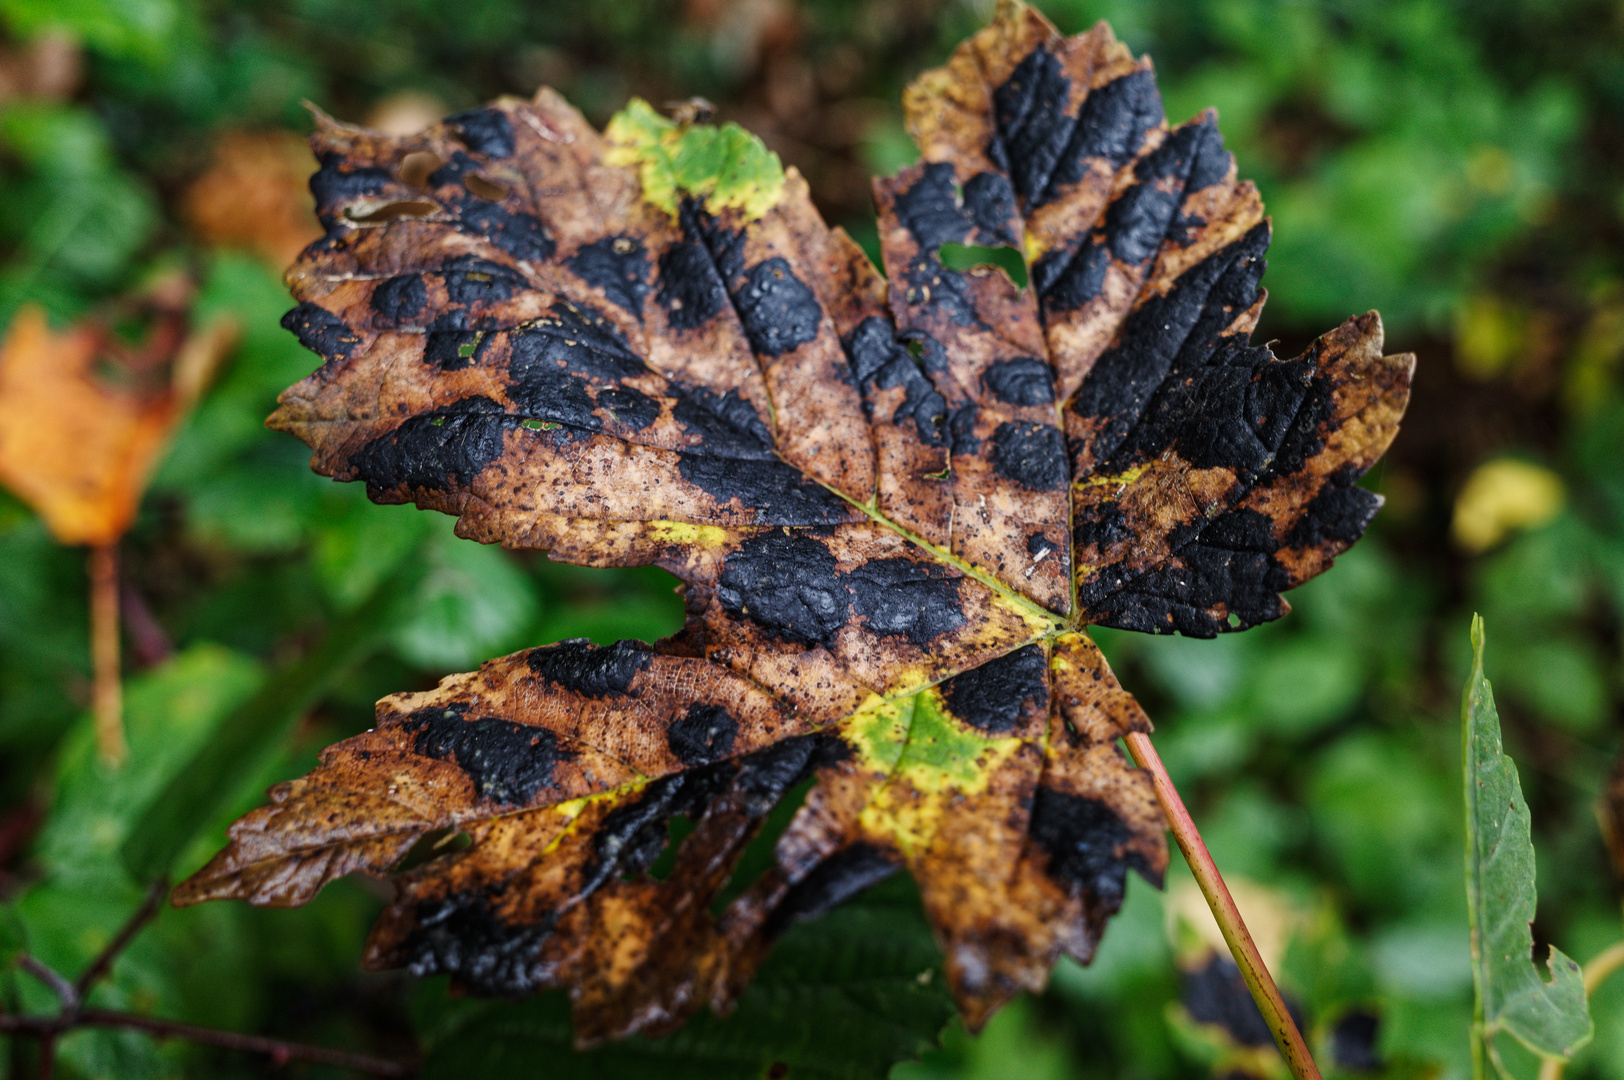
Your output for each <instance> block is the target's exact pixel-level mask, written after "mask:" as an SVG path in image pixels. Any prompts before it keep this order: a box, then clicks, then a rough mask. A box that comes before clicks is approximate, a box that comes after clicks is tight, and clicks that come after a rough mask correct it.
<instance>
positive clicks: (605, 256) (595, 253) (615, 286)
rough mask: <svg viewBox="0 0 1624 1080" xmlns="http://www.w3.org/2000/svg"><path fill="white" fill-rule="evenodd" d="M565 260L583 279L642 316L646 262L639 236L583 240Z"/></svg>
mask: <svg viewBox="0 0 1624 1080" xmlns="http://www.w3.org/2000/svg"><path fill="white" fill-rule="evenodd" d="M566 263H567V265H568V266H569V268H570V269H571V270H573V271H574V272H575V274H576V276H577V277H579V278H580V279H581V280H582V281H585V282H586V283H587V284H588V285H594V286H596V287H597V288H600V289H602V290H603V293H604V295H605V296H607V297H608V298H609V299H610V300H611V301H613V302H614V303H616V304H618V305H619V306H620V307H621V308H622V309H624V310H626V311H629V312H631V313H632V314H633V315H636V316H637V317H638V319H639V320H641V319H642V317H643V298H644V297H645V296H647V295H648V271H649V265H648V252H647V251H645V250H644V248H643V243H642V241H641V240H636V239H633V238H632V237H629V236H606V237H604V238H603V239H602V240H596V241H594V242H592V243H590V244H583V245H582V246H581V248H580V250H579V251H577V252H576V253H575V254H574V255H571V256H570V257H569V259H567V260H566Z"/></svg>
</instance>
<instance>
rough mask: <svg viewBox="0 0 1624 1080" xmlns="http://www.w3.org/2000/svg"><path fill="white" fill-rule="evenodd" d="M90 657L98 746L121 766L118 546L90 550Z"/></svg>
mask: <svg viewBox="0 0 1624 1080" xmlns="http://www.w3.org/2000/svg"><path fill="white" fill-rule="evenodd" d="M90 657H91V669H92V671H93V672H94V679H95V682H94V686H95V691H94V699H93V700H94V703H95V712H96V745H97V746H98V747H99V748H100V749H101V755H102V757H103V758H104V759H106V760H107V761H109V762H111V763H112V764H114V765H121V764H123V762H124V756H125V754H126V753H127V752H128V747H127V746H126V745H125V743H124V699H123V687H122V686H121V685H120V683H119V672H118V543H117V541H114V542H113V543H111V544H98V545H97V546H95V547H93V548H91V549H90Z"/></svg>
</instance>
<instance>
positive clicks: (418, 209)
mask: <svg viewBox="0 0 1624 1080" xmlns="http://www.w3.org/2000/svg"><path fill="white" fill-rule="evenodd" d="M439 210H440V207H439V204H438V203H431V202H422V201H420V200H412V201H409V202H392V203H385V204H384V205H382V206H380V207H378V208H377V209H376V210H369V211H367V212H366V213H364V214H357V213H356V212H355V211H354V210H346V211H344V216H345V217H347V218H349V219H350V220H351V221H353V222H355V223H356V224H358V225H377V224H380V223H382V222H385V221H394V220H395V219H396V218H406V217H428V216H429V215H430V214H434V213H438V212H439Z"/></svg>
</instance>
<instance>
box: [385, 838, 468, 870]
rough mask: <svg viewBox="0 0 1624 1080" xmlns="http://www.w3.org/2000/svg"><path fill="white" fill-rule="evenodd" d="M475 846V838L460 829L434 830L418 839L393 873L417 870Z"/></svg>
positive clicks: (397, 864)
mask: <svg viewBox="0 0 1624 1080" xmlns="http://www.w3.org/2000/svg"><path fill="white" fill-rule="evenodd" d="M473 844H474V838H473V837H471V836H469V835H468V834H467V833H465V832H463V831H462V830H460V829H432V830H430V831H429V832H426V833H424V834H423V835H422V836H420V837H418V839H417V843H415V844H413V845H412V846H411V848H410V849H408V850H407V852H406V854H405V855H402V856H401V859H400V862H398V863H396V864H395V866H394V869H393V870H392V871H391V873H395V874H401V873H405V872H406V871H407V870H415V869H416V868H417V867H419V866H422V865H423V864H424V863H426V862H430V861H432V860H434V859H438V858H440V857H441V856H442V855H454V854H456V853H457V852H459V851H467V850H468V849H469V848H470V847H472V846H473Z"/></svg>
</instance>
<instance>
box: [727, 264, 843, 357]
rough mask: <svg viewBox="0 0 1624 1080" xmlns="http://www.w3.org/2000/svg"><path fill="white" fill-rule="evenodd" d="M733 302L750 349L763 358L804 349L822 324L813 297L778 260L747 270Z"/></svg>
mask: <svg viewBox="0 0 1624 1080" xmlns="http://www.w3.org/2000/svg"><path fill="white" fill-rule="evenodd" d="M733 301H734V303H735V304H736V305H737V306H738V310H739V319H740V321H741V322H743V323H744V334H745V337H747V338H749V339H750V347H751V348H752V349H754V350H755V351H756V352H758V353H761V354H762V355H764V356H781V355H783V354H784V353H787V352H790V351H791V350H793V349H796V348H799V347H800V346H802V345H805V344H806V343H807V342H809V341H811V340H813V339H814V338H816V337H817V336H818V327H819V326H820V325H821V324H822V322H823V309H822V308H821V307H819V306H818V299H817V297H816V296H814V295H813V294H812V290H811V289H809V288H807V286H806V283H805V282H803V281H802V280H801V279H800V278H798V277H796V276H795V273H794V272H793V271H792V270H791V269H790V265H789V263H788V262H787V261H785V260H784V259H781V258H776V257H774V258H771V259H767V260H766V261H764V262H760V263H757V264H756V265H755V266H753V267H751V268H750V270H749V272H748V273H746V274H745V276H744V285H743V287H741V288H740V289H739V290H738V291H737V292H735V293H734V294H733Z"/></svg>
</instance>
